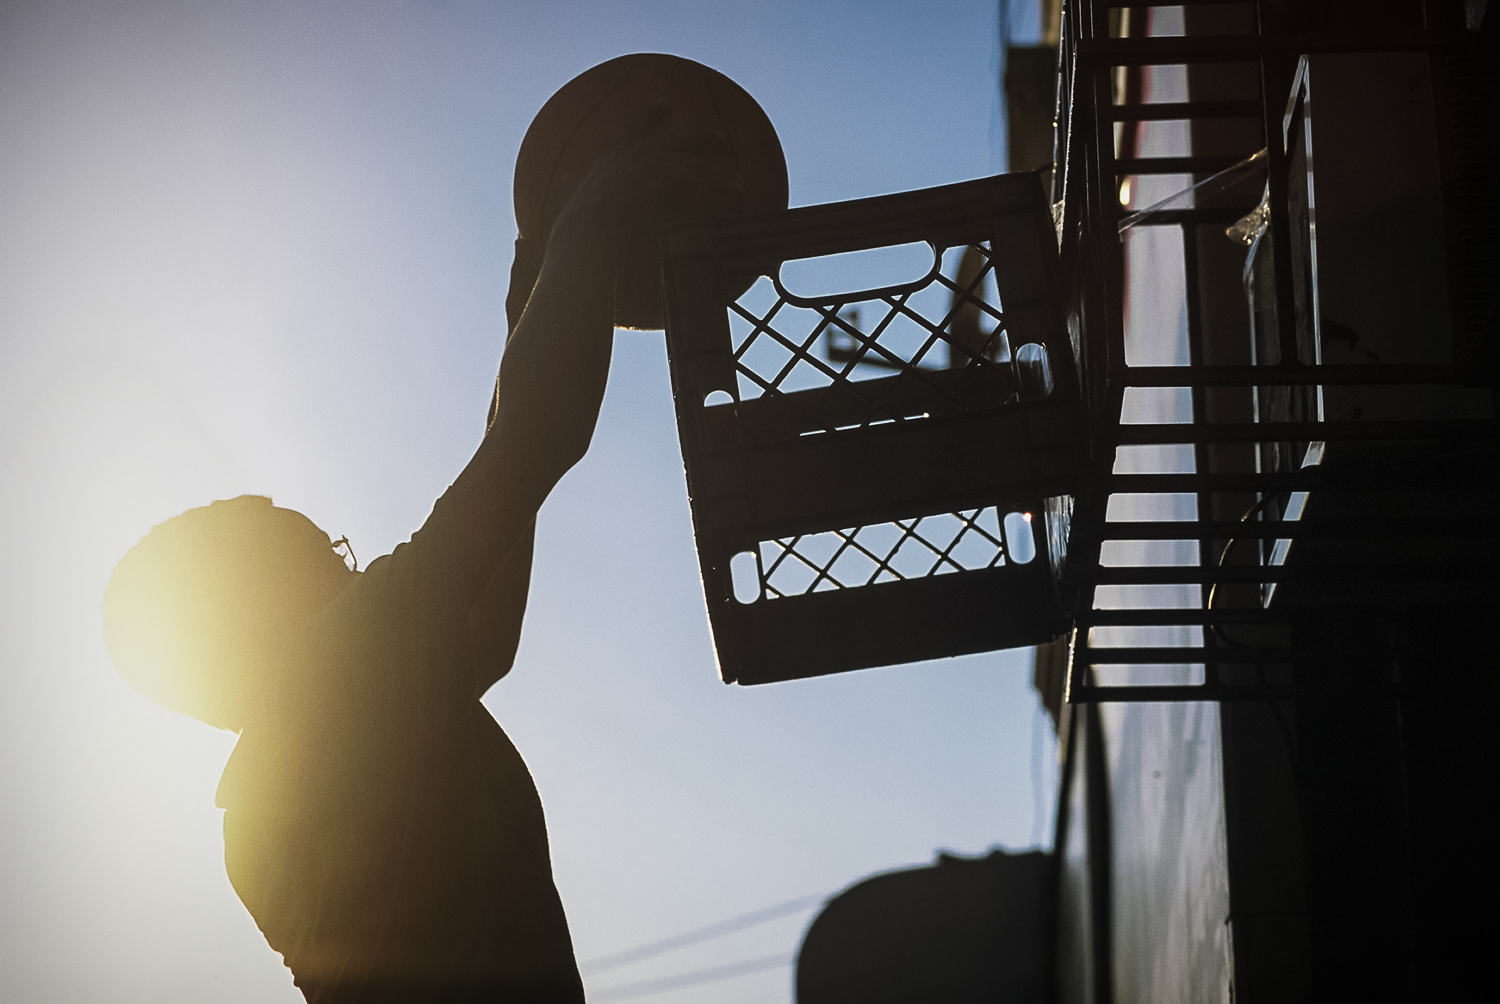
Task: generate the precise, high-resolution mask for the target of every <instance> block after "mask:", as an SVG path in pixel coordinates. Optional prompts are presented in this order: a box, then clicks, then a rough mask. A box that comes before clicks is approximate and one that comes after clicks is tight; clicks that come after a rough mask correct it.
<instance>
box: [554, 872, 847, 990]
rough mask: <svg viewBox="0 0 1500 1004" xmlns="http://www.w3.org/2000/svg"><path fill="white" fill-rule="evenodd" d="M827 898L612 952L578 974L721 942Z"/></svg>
mask: <svg viewBox="0 0 1500 1004" xmlns="http://www.w3.org/2000/svg"><path fill="white" fill-rule="evenodd" d="M830 895H831V894H830V893H827V892H819V893H813V894H812V895H810V896H798V897H797V898H796V899H789V900H787V901H785V902H784V903H777V904H775V905H774V906H767V907H763V908H761V909H759V910H752V911H750V912H749V913H742V914H740V915H739V916H737V917H730V918H729V919H727V920H720V921H717V922H715V923H712V924H706V925H704V926H703V927H699V928H695V929H694V930H691V931H685V932H684V933H682V934H676V935H673V936H672V937H670V938H661V939H659V940H657V941H649V942H647V943H646V944H644V945H637V946H636V947H634V948H627V949H625V950H624V951H621V952H614V953H612V954H610V955H604V956H600V957H599V958H596V959H590V960H588V961H587V962H584V963H581V964H580V965H579V967H578V972H579V973H580V974H581V975H583V976H593V975H596V974H598V973H604V972H608V971H609V970H611V969H618V968H620V967H621V966H628V965H630V964H631V963H635V962H641V961H644V960H645V959H650V958H654V957H655V956H658V955H662V954H665V953H666V952H671V951H675V950H676V949H679V948H686V947H688V946H689V945H697V944H701V943H703V942H705V941H712V940H713V939H715V938H722V937H724V936H725V935H728V934H736V933H738V932H740V931H744V930H748V929H749V928H752V927H758V926H760V925H761V924H767V923H770V922H771V921H773V920H780V919H781V918H783V917H790V916H791V915H792V914H794V913H800V912H802V911H803V910H806V909H808V908H809V907H813V906H817V905H818V904H820V903H822V902H823V901H824V900H826V899H828V897H829V896H830Z"/></svg>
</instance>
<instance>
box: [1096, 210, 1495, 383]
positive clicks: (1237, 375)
mask: <svg viewBox="0 0 1500 1004" xmlns="http://www.w3.org/2000/svg"><path fill="white" fill-rule="evenodd" d="M1248 211H1249V210H1246V212H1248ZM1240 215H1241V216H1243V215H1244V214H1243V213H1241V214H1240ZM1235 218H1236V219H1238V218H1239V217H1235ZM1472 379H1473V373H1471V372H1466V371H1465V370H1463V369H1461V368H1460V367H1457V366H1413V365H1395V364H1387V363H1377V364H1372V365H1369V366H1130V367H1125V368H1121V369H1117V370H1113V371H1111V372H1110V374H1109V380H1110V383H1113V384H1117V385H1120V386H1125V387H1289V386H1304V385H1305V386H1316V385H1321V386H1324V387H1342V386H1354V385H1359V386H1366V385H1380V386H1390V387H1395V386H1404V385H1406V384H1445V385H1453V386H1461V385H1464V384H1466V383H1467V382H1468V381H1469V380H1472Z"/></svg>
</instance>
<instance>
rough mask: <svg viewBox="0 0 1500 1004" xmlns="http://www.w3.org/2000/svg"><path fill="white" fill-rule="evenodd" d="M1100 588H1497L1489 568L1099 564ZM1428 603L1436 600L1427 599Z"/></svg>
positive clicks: (1499, 578)
mask: <svg viewBox="0 0 1500 1004" xmlns="http://www.w3.org/2000/svg"><path fill="white" fill-rule="evenodd" d="M1088 578H1090V579H1091V580H1092V581H1093V583H1094V584H1095V585H1101V586H1178V585H1209V584H1212V583H1215V582H1249V583H1254V584H1260V583H1263V582H1307V583H1314V584H1320V585H1333V584H1338V583H1348V582H1353V583H1359V584H1362V585H1376V584H1383V585H1384V584H1391V585H1402V584H1416V583H1443V582H1448V583H1453V584H1454V585H1458V584H1472V583H1476V582H1479V583H1485V582H1488V583H1491V584H1500V574H1497V569H1496V568H1495V567H1494V566H1461V565H1454V566H1436V565H1408V564H1399V563H1396V562H1392V563H1391V564H1389V565H1218V566H1215V565H1101V566H1099V567H1098V568H1095V569H1093V570H1092V574H1090V575H1089V576H1088ZM1433 599H1434V602H1436V601H1437V599H1438V598H1433ZM1421 600H1422V597H1415V598H1412V597H1408V598H1407V602H1408V603H1413V604H1419V603H1421Z"/></svg>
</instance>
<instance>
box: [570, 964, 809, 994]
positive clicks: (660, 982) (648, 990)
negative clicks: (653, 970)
mask: <svg viewBox="0 0 1500 1004" xmlns="http://www.w3.org/2000/svg"><path fill="white" fill-rule="evenodd" d="M792 961H793V956H791V955H787V954H785V953H783V954H780V955H767V956H765V957H764V958H759V959H747V960H746V961H744V962H733V963H730V964H729V965H727V966H713V967H710V968H708V969H696V970H694V971H692V972H690V973H679V974H677V975H675V976H662V977H658V978H656V979H650V980H637V981H636V982H634V983H621V984H619V985H617V986H613V987H606V988H604V989H603V990H591V991H589V1000H591V1001H622V1000H630V999H632V998H635V997H649V996H651V995H653V994H662V993H666V992H667V991H669V990H682V989H684V988H686V987H696V986H700V985H702V984H704V983H717V982H719V981H720V980H727V979H732V978H734V977H736V976H748V975H750V974H751V973H762V972H766V971H767V970H770V969H780V968H782V967H783V966H790V965H791V964H792Z"/></svg>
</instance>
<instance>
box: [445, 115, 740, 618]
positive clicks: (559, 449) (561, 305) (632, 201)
mask: <svg viewBox="0 0 1500 1004" xmlns="http://www.w3.org/2000/svg"><path fill="white" fill-rule="evenodd" d="M663 117H664V115H663V114H661V113H658V114H657V115H656V116H655V122H651V121H646V122H643V123H642V124H641V125H640V127H638V129H637V135H641V136H644V138H640V139H636V140H635V141H633V142H632V143H630V144H629V145H628V146H624V147H622V148H621V149H620V150H618V151H616V153H615V154H613V155H611V156H608V157H606V158H602V159H601V162H600V163H598V164H596V165H595V167H594V168H593V169H592V170H591V171H590V173H589V175H588V176H587V177H586V178H585V179H584V180H583V181H582V182H581V183H580V184H579V186H578V189H577V191H576V193H575V194H574V196H573V198H572V199H570V200H569V202H568V205H567V206H566V207H565V208H564V209H563V211H562V213H561V214H560V215H559V216H558V219H557V222H556V224H555V225H554V226H553V228H552V233H551V237H550V240H549V241H548V244H547V250H546V253H545V255H544V257H543V260H542V267H541V272H540V274H539V276H538V278H537V282H536V286H535V287H534V288H533V290H532V293H531V297H530V299H529V300H528V301H527V304H526V309H525V311H524V312H523V313H522V315H521V319H520V322H519V323H518V324H517V325H516V329H515V332H514V334H513V335H512V336H511V339H510V341H509V343H508V344H507V346H506V349H505V355H504V358H503V359H502V361H501V364H500V379H499V385H498V388H497V392H496V394H497V400H496V409H495V420H494V422H493V424H492V425H491V427H490V431H489V434H488V435H487V436H486V437H485V439H484V442H483V443H482V444H481V445H480V447H479V450H478V451H477V452H476V453H475V454H474V457H473V459H472V460H470V461H469V464H468V466H466V467H465V468H464V470H463V473H461V474H460V475H459V477H458V479H457V480H456V481H455V482H454V483H453V487H452V488H451V489H449V492H448V503H449V505H450V506H451V511H450V517H451V518H452V519H454V520H455V521H456V523H457V529H458V531H459V533H460V534H461V535H462V536H463V539H464V542H465V546H464V568H463V570H462V574H463V578H464V591H465V593H466V595H467V596H468V598H469V601H470V602H471V603H472V602H474V601H475V600H478V599H479V598H480V597H481V596H482V595H483V593H484V591H485V588H486V586H487V585H488V584H489V582H490V579H491V578H492V577H493V575H494V574H495V571H496V569H498V568H499V567H500V565H501V563H502V562H503V561H504V560H505V558H506V557H507V556H508V555H509V554H510V553H511V550H512V548H513V547H514V546H515V544H516V542H517V540H519V539H520V537H521V536H522V534H523V532H524V531H525V530H526V529H527V527H528V526H530V524H531V521H532V519H533V518H534V517H535V515H536V511H537V509H538V508H540V506H541V504H542V502H543V501H544V500H545V499H546V497H547V495H548V493H549V492H551V490H552V487H553V486H554V485H555V484H556V483H557V481H558V479H559V478H561V477H562V476H563V474H565V473H566V472H567V471H568V469H569V468H570V467H572V466H573V465H574V464H575V463H577V462H578V461H579V460H580V459H581V458H582V457H583V455H584V453H585V452H587V450H588V446H589V442H590V440H591V439H592V438H593V433H594V426H595V424H596V423H597V421H598V417H599V407H600V404H601V403H602V401H603V398H604V385H605V380H606V378H607V376H608V374H609V360H610V349H611V347H612V341H613V335H614V279H615V274H616V265H617V262H618V259H619V255H620V253H621V249H625V248H630V247H633V246H636V245H637V244H638V240H637V237H638V235H640V234H641V233H643V232H646V233H654V232H655V231H657V230H659V229H660V228H661V227H663V226H666V225H668V224H671V223H675V222H679V221H682V220H686V219H693V218H696V217H699V216H702V215H704V213H705V212H706V211H710V209H721V208H722V207H723V205H724V204H725V201H726V198H725V196H726V192H732V191H735V190H737V189H738V182H737V179H735V178H734V177H733V176H732V175H729V174H727V173H726V172H725V171H724V170H723V169H722V168H721V167H718V166H716V165H715V164H714V162H713V161H711V160H709V159H707V158H705V157H703V156H701V155H700V153H699V152H695V151H693V150H689V149H684V148H682V147H681V146H674V144H673V142H672V140H671V138H669V137H668V138H662V137H654V136H651V135H650V131H651V129H652V128H653V127H654V125H656V124H657V123H659V122H660V120H661V118H663Z"/></svg>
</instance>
